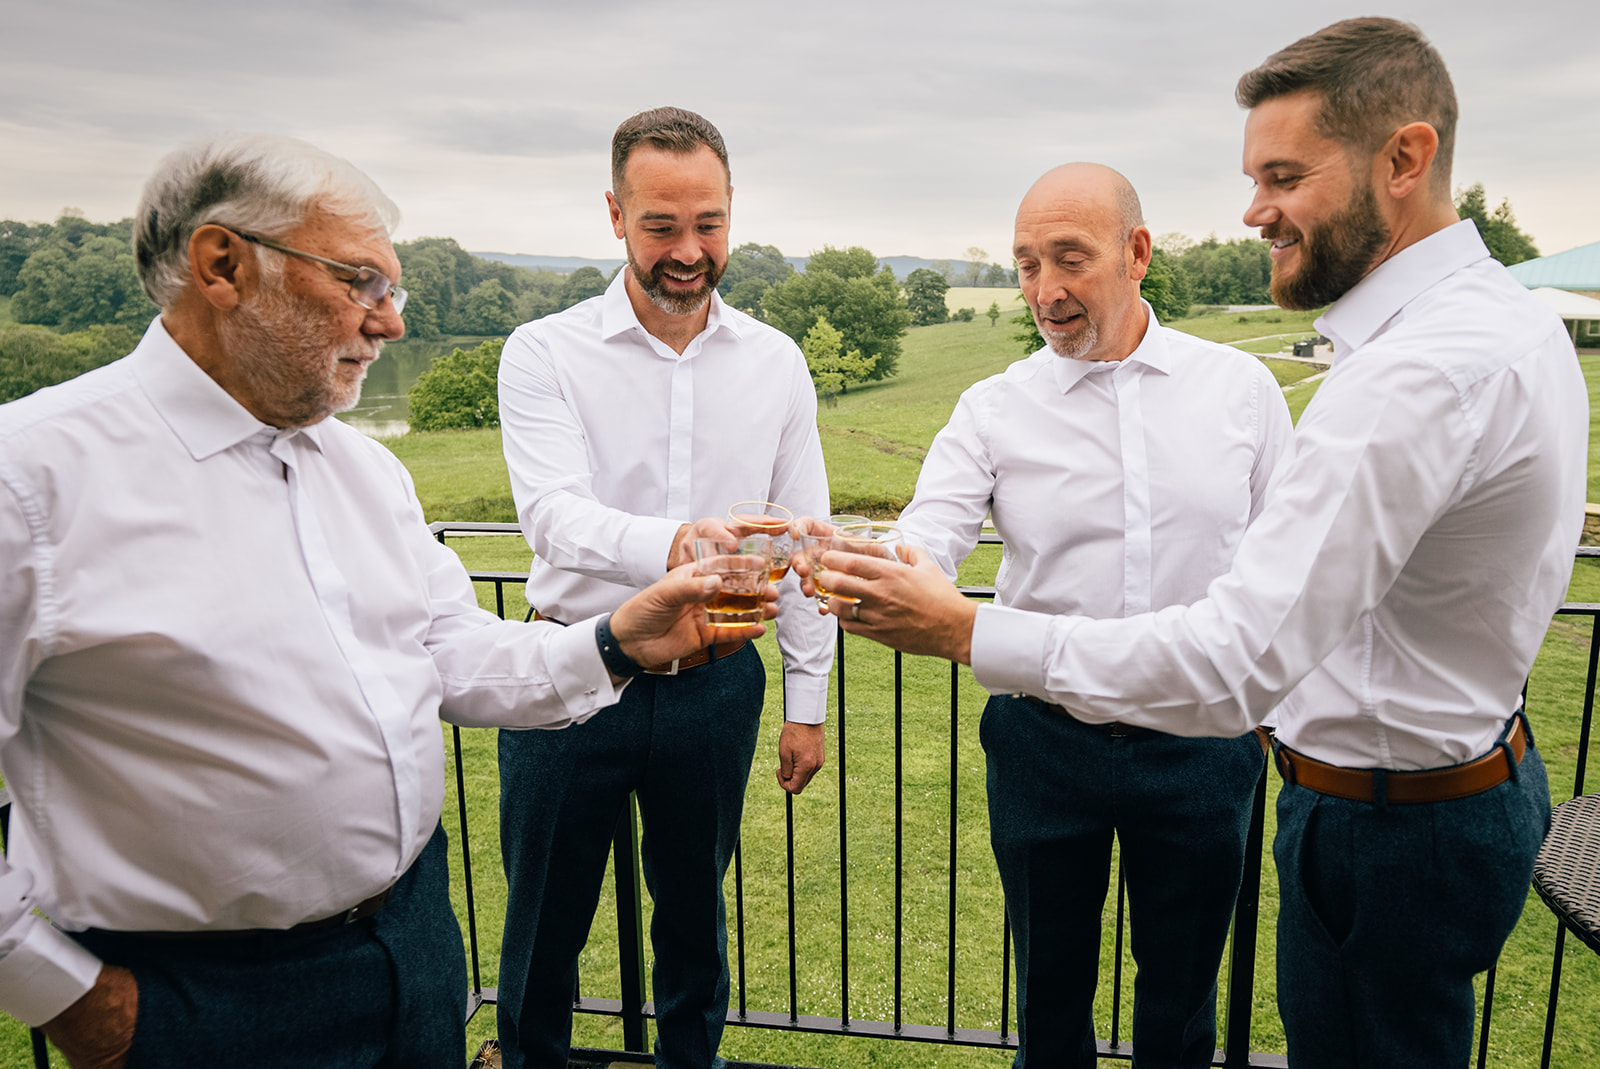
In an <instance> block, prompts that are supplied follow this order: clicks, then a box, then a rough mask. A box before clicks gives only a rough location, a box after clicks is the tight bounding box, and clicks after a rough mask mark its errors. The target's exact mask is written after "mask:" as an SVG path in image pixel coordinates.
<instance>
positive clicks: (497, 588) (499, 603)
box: [494, 579, 506, 620]
mask: <svg viewBox="0 0 1600 1069" xmlns="http://www.w3.org/2000/svg"><path fill="white" fill-rule="evenodd" d="M494 614H495V615H496V616H498V617H500V619H502V620H504V619H505V618H506V584H505V580H503V579H496V580H495V581H494Z"/></svg>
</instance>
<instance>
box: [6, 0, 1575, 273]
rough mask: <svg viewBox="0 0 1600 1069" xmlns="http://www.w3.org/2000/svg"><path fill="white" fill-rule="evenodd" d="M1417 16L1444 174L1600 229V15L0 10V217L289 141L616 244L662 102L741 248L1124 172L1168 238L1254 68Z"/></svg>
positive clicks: (975, 222) (1233, 127) (83, 205)
mask: <svg viewBox="0 0 1600 1069" xmlns="http://www.w3.org/2000/svg"><path fill="white" fill-rule="evenodd" d="M1374 13H1382V14H1389V15H1394V16H1398V17H1402V18H1407V19H1410V20H1412V21H1414V22H1416V23H1417V24H1418V25H1420V26H1421V27H1422V28H1423V30H1424V31H1425V32H1426V33H1427V34H1428V35H1429V36H1430V37H1431V38H1432V40H1433V41H1434V43H1435V44H1436V45H1437V46H1438V47H1439V49H1440V51H1441V52H1442V53H1443V55H1444V58H1445V60H1446V62H1447V63H1448V64H1449V66H1450V69H1451V72H1452V74H1453V76H1454V78H1455V84H1456V92H1457V95H1458V96H1459V98H1460V102H1461V114H1462V118H1461V124H1460V128H1459V132H1458V135H1457V148H1456V164H1455V181H1456V184H1457V185H1462V184H1470V183H1473V182H1482V183H1483V184H1484V186H1485V187H1486V188H1487V190H1488V194H1489V199H1490V202H1491V204H1498V203H1499V201H1500V200H1501V198H1504V197H1509V198H1510V199H1511V202H1512V205H1513V207H1514V208H1515V210H1516V215H1517V219H1518V221H1519V223H1520V224H1521V225H1522V227H1523V228H1524V229H1525V230H1527V231H1528V232H1529V233H1531V234H1532V235H1533V237H1534V239H1535V241H1536V242H1537V244H1538V246H1539V248H1540V251H1542V252H1545V253H1552V252H1560V251H1563V250H1566V249H1569V248H1572V247H1574V246H1577V245H1582V244H1586V243H1589V242H1593V241H1600V68H1597V67H1596V62H1595V55H1596V50H1595V49H1596V43H1597V42H1600V2H1596V0H1516V2H1508V0H1493V2H1484V0H1450V2H1445V0H1405V2H1399V3H1393V4H1390V5H1389V6H1388V8H1387V10H1385V11H1382V12H1373V11H1372V10H1370V8H1369V7H1368V6H1367V5H1360V6H1352V5H1350V4H1348V3H1324V2H1320V0H1310V2H1308V0H1300V2H1297V3H1290V2H1286V0H1275V2H1271V3H1264V2H1257V0H1250V2H1241V3H1227V2H1221V3H1198V2H1194V0H1189V2H1182V3H1174V2H1168V0H1147V2H1142V3H1136V4H1135V3H1117V2H1115V0H1099V2H1096V3H1078V2H1060V0H1051V2H1045V0H1039V2H1033V3H1027V2H1014V0H987V2H968V3H959V4H958V3H948V2H945V0H921V2H916V3H875V2H873V0H845V2H836V0H804V2H794V0H791V2H788V3H781V4H778V3H759V2H755V0H747V2H743V3H737V2H727V3H704V2H702V3H697V2H693V0H687V2H679V3H671V4H665V3H642V2H631V0H565V2H561V3H555V2H549V0H535V2H520V3H519V2H509V0H473V2H471V3H462V2H459V0H458V2H454V3H439V2H435V0H388V2H386V3H372V2H364V3H359V4H356V3H349V2H346V0H290V2H275V0H257V2H256V3H238V2H234V0H206V2H191V0H140V2H138V3H128V2H127V0H48V2H43V0H26V2H23V0H0V44H3V53H0V54H3V55H4V57H5V58H4V60H3V62H0V218H5V217H9V218H21V219H30V220H50V219H54V218H55V217H56V216H57V215H58V214H59V212H60V210H61V208H62V207H64V206H72V207H75V208H79V209H82V211H83V212H84V213H85V214H86V215H87V216H88V217H89V218H90V219H95V220H108V219H115V218H120V217H122V216H125V215H129V214H131V213H132V209H133V206H134V202H135V200H136V198H137V196H138V191H139V187H140V185H141V183H142V182H143V180H144V178H145V176H146V175H147V174H148V172H149V170H150V168H151V166H152V165H153V164H154V163H155V161H156V160H157V159H158V158H159V157H160V156H161V155H162V154H163V153H164V152H165V151H167V150H168V149H170V148H172V147H173V146H175V145H176V144H178V143H179V142H181V141H183V140H186V139H188V138H190V137H193V136H196V135H200V134H204V133H207V132H212V131H217V130H223V129H260V130H272V131H277V132H282V133H288V134H293V135H296V136H300V137H304V138H307V139H309V140H311V141H313V142H315V143H316V144H318V145H320V146H322V147H324V148H326V149H328V150H330V151H332V152H334V153H337V154H339V155H342V156H345V157H347V158H349V159H350V160H352V161H353V162H354V163H356V164H357V165H358V166H360V167H361V168H363V169H364V170H366V171H367V172H368V173H369V174H371V175H372V176H373V177H374V178H375V179H376V180H377V181H378V183H379V184H380V185H381V186H383V187H384V189H385V190H386V191H387V192H388V193H389V194H390V196H392V197H393V198H394V199H395V200H396V201H397V202H398V203H399V204H400V207H401V209H402V210H403V211H404V213H405V218H404V221H403V222H402V223H401V227H400V230H399V232H398V234H397V237H398V238H414V237H421V236H424V235H444V236H449V237H454V238H456V239H457V240H458V241H460V242H461V244H462V245H464V246H466V247H467V248H470V249H480V250H497V251H502V252H524V253H540V254H547V255H575V256H597V257H600V256H619V255H620V254H621V253H620V249H621V244H620V242H618V241H616V239H615V238H613V237H612V235H611V231H610V227H609V226H608V225H607V222H606V218H605V206H604V201H603V193H604V190H605V189H606V188H607V186H608V184H609V175H608V170H609V160H608V148H609V141H610V135H611V131H612V130H613V129H615V127H616V125H617V123H618V122H619V121H621V120H622V119H623V118H625V117H626V116H628V115H630V114H632V113H634V112H636V111H639V110H642V109H644V108H647V107H652V106H656V105H659V104H678V105H681V106H684V107H688V108H693V109H694V110H696V111H700V112H702V113H703V114H705V115H706V116H707V117H708V118H710V119H711V120H712V121H713V122H714V123H716V124H717V125H718V127H719V128H720V129H721V130H722V132H723V135H724V137H725V138H726V140H727V143H728V147H729V152H730V154H731V157H732V159H731V163H732V168H733V181H734V186H735V193H734V202H733V203H734V213H733V239H734V241H735V242H743V241H758V242H762V243H764V244H773V245H777V246H778V247H779V248H781V249H782V250H783V251H784V252H785V253H787V254H790V255H804V254H805V253H808V252H810V251H812V250H814V249H817V248H820V247H821V246H822V245H823V244H825V243H826V244H833V245H865V246H867V247H868V248H870V249H872V250H873V251H874V252H876V253H877V254H879V255H880V256H886V255H893V254H908V255H916V256H926V257H930V258H951V259H960V258H962V257H963V255H964V253H965V250H966V249H967V247H968V246H969V245H978V246H980V247H982V248H984V249H987V250H988V251H989V253H990V255H991V258H993V259H995V260H1009V248H1010V242H1011V219H1012V214H1013V212H1014V210H1015V207H1016V203H1017V200H1018V198H1019V197H1020V195H1021V194H1022V192H1023V191H1024V190H1025V189H1026V188H1027V186H1028V185H1029V183H1030V182H1031V181H1032V180H1033V179H1034V178H1035V177H1036V176H1037V175H1038V174H1039V173H1041V172H1042V171H1044V170H1045V169H1047V168H1048V167H1050V166H1052V165H1054V164H1057V163H1061V162H1065V161H1068V160H1073V159H1088V160H1096V161H1100V162H1104V163H1107V164H1110V165H1112V166H1114V167H1117V168H1118V169H1120V170H1122V171H1123V172H1124V173H1126V174H1127V175H1128V177H1129V178H1131V179H1132V180H1133V182H1134V184H1135V186H1136V187H1137V188H1138V190H1139V192H1140V194H1141V195H1142V197H1143V199H1144V205H1145V215H1146V217H1147V219H1148V221H1149V223H1150V227H1151V229H1152V230H1153V231H1155V232H1156V233H1157V234H1160V233H1163V232H1167V231H1181V232H1184V233H1187V234H1190V235H1192V236H1194V237H1196V238H1201V237H1204V236H1205V235H1206V234H1208V233H1212V232H1215V233H1216V234H1218V235H1219V236H1221V237H1224V238H1226V237H1234V236H1245V235H1248V234H1250V233H1251V231H1250V230H1248V229H1247V228H1246V227H1245V226H1244V225H1243V223H1241V222H1240V219H1239V216H1240V214H1241V213H1242V212H1243V210H1244V207H1245V204H1246V202H1247V199H1248V189H1249V185H1248V182H1247V181H1246V179H1245V178H1244V177H1243V176H1242V175H1241V174H1240V171H1239V158H1240V136H1241V132H1242V130H1243V125H1244V115H1243V113H1242V112H1241V111H1240V110H1239V109H1238V108H1237V107H1236V106H1235V105H1234V103H1233V85H1234V82H1235V81H1236V80H1237V78H1238V76H1239V75H1240V74H1241V73H1242V72H1243V71H1245V70H1247V69H1249V68H1250V67H1252V66H1254V65H1255V64H1256V63H1258V62H1260V61H1261V60H1262V59H1264V58H1265V57H1266V56H1267V55H1268V54H1270V53H1271V52H1273V51H1274V50H1276V49H1277V48H1280V47H1282V46H1283V45H1285V44H1288V43H1289V42H1290V41H1292V40H1294V39H1295V38H1297V37H1300V36H1302V35H1304V34H1306V33H1309V32H1311V31H1313V30H1316V29H1318V28H1319V27H1321V26H1323V25H1326V24H1327V23H1329V22H1332V21H1335V20H1337V19H1339V18H1344V17H1348V16H1351V15H1358V14H1374Z"/></svg>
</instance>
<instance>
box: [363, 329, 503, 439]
mask: <svg viewBox="0 0 1600 1069" xmlns="http://www.w3.org/2000/svg"><path fill="white" fill-rule="evenodd" d="M483 340H484V339H482V338H449V339H445V340H441V341H410V340H407V341H398V342H392V343H390V344H388V345H385V346H384V347H383V355H382V356H380V357H378V359H377V360H376V361H375V362H374V363H373V364H372V366H371V367H369V368H367V381H366V382H365V383H363V384H362V387H361V403H360V404H358V405H357V406H356V407H355V408H352V409H351V410H350V411H348V412H341V413H339V418H340V419H342V420H344V421H345V422H346V423H348V424H350V426H352V427H354V428H355V429H356V430H358V431H360V432H361V433H362V434H365V435H368V436H369V437H372V438H395V437H398V436H400V435H402V434H405V433H406V432H407V431H409V430H410V429H411V424H410V422H409V420H410V418H411V407H410V405H408V404H407V403H406V393H407V391H409V390H410V389H411V384H412V383H414V382H416V381H417V376H419V375H421V374H422V373H423V372H424V371H427V370H428V368H430V367H432V366H433V360H434V357H437V356H444V355H446V354H447V353H449V352H450V351H451V350H453V349H470V348H472V347H473V346H475V345H477V344H478V343H479V342H481V341H483Z"/></svg>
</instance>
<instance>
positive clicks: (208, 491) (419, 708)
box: [0, 135, 716, 1069]
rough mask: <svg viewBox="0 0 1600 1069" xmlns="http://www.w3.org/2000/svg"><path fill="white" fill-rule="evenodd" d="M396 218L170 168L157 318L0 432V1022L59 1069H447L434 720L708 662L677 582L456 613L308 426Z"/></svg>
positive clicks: (404, 518)
mask: <svg viewBox="0 0 1600 1069" xmlns="http://www.w3.org/2000/svg"><path fill="white" fill-rule="evenodd" d="M398 215H399V213H398V211H397V210H396V209H395V207H394V204H393V203H392V202H391V201H390V200H389V199H388V198H387V197H385V196H384V195H383V193H382V192H381V191H380V190H379V189H378V188H377V186H375V185H374V184H373V183H372V181H371V180H370V179H369V178H367V177H366V176H365V175H363V174H362V173H361V172H360V171H358V170H356V169H355V168H354V167H352V166H351V165H350V164H348V163H346V162H345V161H343V160H340V159H337V158H335V157H333V156H330V155H328V154H327V153H324V152H322V151H320V150H318V149H316V148H313V147H312V146H310V145H308V144H305V143H304V142H301V141H294V140H291V139H289V138H280V137H271V136H267V135H232V136H225V137H219V138H213V139H209V140H205V141H201V142H197V143H194V144H192V145H189V146H186V147H184V148H181V149H179V150H178V151H176V152H174V153H173V154H172V155H170V156H168V157H167V158H166V159H164V160H163V161H162V162H161V163H160V165H159V166H158V167H157V170H156V172H155V174H154V175H153V176H152V177H151V178H150V180H149V182H148V183H147V184H146V186H145V189H144V193H143V195H142V197H141V199H140V204H139V210H138V214H137V220H136V224H135V237H134V252H135V255H136V258H137V261H138V267H139V276H140V280H141V281H142V282H143V284H144V287H145V289H146V291H147V292H148V293H149V294H150V296H151V298H152V299H153V300H154V301H155V302H156V303H157V304H158V305H159V306H160V307H161V309H162V311H161V315H160V317H159V318H157V319H156V320H155V321H154V322H152V323H151V324H150V327H149V329H148V331H146V333H145V336H144V338H143V340H142V341H141V342H140V343H139V346H138V348H137V349H135V350H134V352H133V353H132V354H130V355H129V356H127V357H126V358H124V359H122V360H119V361H117V362H116V363H114V364H111V365H109V366H107V367H104V368H101V369H99V370H96V371H91V372H89V373H88V374H86V375H83V376H81V377H80V378H78V379H75V380H73V381H71V382H68V383H64V384H62V385H60V386H56V387H53V388H51V389H47V390H42V391H40V392H38V393H36V394H34V395H32V396H30V397H26V398H23V399H22V400H19V401H15V402H13V403H11V404H8V405H6V406H4V408H0V561H4V562H5V564H4V568H0V770H3V772H4V775H5V781H6V784H7V786H8V787H9V788H10V790H11V792H12V799H13V802H14V803H15V805H14V807H13V811H12V816H11V825H10V832H11V838H10V842H9V844H8V846H9V851H8V856H7V858H6V859H5V860H3V861H0V1009H4V1010H5V1011H6V1012H8V1013H10V1014H12V1015H13V1016H15V1017H17V1018H18V1019H20V1020H21V1021H23V1022H25V1023H27V1024H30V1025H42V1026H43V1028H44V1031H45V1033H46V1034H47V1035H48V1036H49V1037H50V1039H51V1040H53V1041H54V1042H55V1044H56V1046H57V1047H58V1048H59V1049H60V1050H61V1051H62V1052H63V1053H64V1054H65V1055H66V1058H67V1061H68V1063H69V1064H71V1065H73V1066H75V1067H80V1069H81V1067H86V1066H120V1065H122V1064H123V1062H124V1060H127V1061H129V1062H131V1063H134V1064H141V1065H153V1064H161V1065H220V1064H242V1065H252V1066H283V1067H285V1069H288V1067H291V1066H292V1067H301V1066H309V1065H315V1066H336V1067H357V1066H363V1067H366V1066H378V1065H385V1066H398V1065H429V1066H443V1065H451V1064H455V1065H460V1064H461V1063H462V1060H463V1058H464V1056H465V1042H466V1041H465V1032H464V1020H465V1009H466V992H467V977H466V968H465V963H464V953H463V950H462V945H461V932H460V928H459V927H458V926H457V923H456V919H455V917H454V916H453V914H452V913H451V909H450V898H449V886H448V884H449V878H448V872H447V868H446V858H445V838H444V832H443V829H442V828H441V827H440V824H439V814H440V807H441V804H442V802H443V798H444V752H443V747H442V746H441V742H440V735H439V718H440V717H441V716H443V717H444V718H445V719H447V720H449V721H451V722H453V723H458V724H468V725H479V726H517V727H525V728H531V727H557V726H561V725H562V724H565V723H570V722H576V721H579V720H585V719H587V718H588V717H590V716H592V715H594V714H595V713H596V712H597V711H599V710H600V709H602V708H604V707H605V706H607V705H609V704H611V703H612V702H614V701H615V700H616V697H617V694H618V691H619V685H620V684H622V683H623V681H624V679H625V678H626V677H628V676H630V675H631V674H632V672H633V671H634V669H635V668H636V666H637V662H641V661H642V662H644V663H653V662H655V661H659V660H661V659H662V658H663V657H673V656H679V655H681V654H683V653H687V652H689V651H691V650H694V649H696V648H698V647H699V646H701V645H702V644H703V643H704V641H705V639H706V637H707V635H708V633H709V629H708V628H706V627H705V626H704V624H703V622H702V621H703V619H704V617H703V610H702V609H701V605H700V603H701V602H703V601H705V600H706V599H708V598H709V597H710V595H711V594H712V593H713V592H714V590H715V589H716V583H715V582H712V583H711V584H710V589H707V586H706V582H705V580H703V579H698V578H695V577H694V576H692V575H691V574H689V572H688V570H685V571H683V572H681V573H679V574H677V575H674V576H673V577H671V578H669V579H667V580H664V581H663V582H662V583H661V584H660V585H658V586H657V587H655V588H653V589H652V590H650V591H648V592H645V593H642V594H640V595H638V596H637V597H636V598H635V599H633V600H632V601H631V602H629V603H627V604H623V605H621V606H619V607H618V608H617V610H616V611H615V612H614V613H612V614H611V615H609V616H605V617H599V618H598V619H591V620H588V621H586V622H585V624H584V625H583V626H577V625H575V626H573V627H571V628H568V629H566V630H562V629H560V628H557V627H554V626H552V625H549V624H523V623H520V622H506V621H503V620H499V619H497V618H496V617H494V616H493V615H491V614H489V613H487V612H484V611H483V610H481V609H479V608H478V604H477V599H476V597H475V595H474V593H473V590H472V585H471V583H470V582H469V581H468V579H467V575H466V572H465V570H464V569H463V568H462V566H461V562H460V561H459V560H458V559H457V558H456V556H455V555H454V554H453V553H452V552H450V551H449V550H448V549H446V548H445V547H444V546H442V545H440V544H439V543H438V542H437V541H435V540H434V538H433V537H432V535H431V534H430V533H429V531H428V529H427V526H426V525H425V524H424V522H423V518H422V510H421V508H420V507H419V506H418V503H417V499H416V496H415V494H414V493H413V491H412V487H411V481H410V478H409V476H408V475H407V474H406V471H405V469H404V468H403V467H401V466H400V464H399V462H398V461H396V460H395V459H394V457H393V456H392V455H391V454H390V453H389V452H388V451H387V450H386V449H384V448H383V447H382V446H381V445H379V444H378V443H376V442H373V441H371V440H369V439H367V438H365V437H363V436H362V435H360V434H359V433H357V432H356V431H354V430H352V429H351V428H349V427H348V426H346V425H344V424H342V423H339V422H338V421H336V420H332V419H328V418H327V417H328V416H330V415H331V414H333V413H334V412H336V411H339V410H342V409H348V408H350V407H351V406H352V405H354V404H355V402H356V400H357V398H358V396H359V394H360V389H361V380H362V378H363V376H364V375H365V373H366V368H367V365H369V364H370V363H371V362H372V361H373V360H375V359H377V357H378V353H379V350H380V348H381V347H382V344H383V342H384V341H386V340H393V339H396V338H399V337H400V336H401V334H402V333H403V332H404V327H403V326H402V323H401V320H400V308H401V305H402V304H403V303H404V300H405V291H404V290H402V289H400V288H399V287H397V286H395V285H394V280H397V279H398V278H399V276H400V265H399V263H398V261H397V260H396V258H395V254H394V249H393V248H392V247H391V245H390V243H389V232H390V229H391V228H392V227H393V226H394V224H395V222H396V221H397V219H398ZM36 911H38V912H36ZM40 914H43V916H41V915H40ZM45 916H47V917H49V918H50V919H49V920H48V921H47V920H45V919H44V917H45ZM52 922H53V923H52Z"/></svg>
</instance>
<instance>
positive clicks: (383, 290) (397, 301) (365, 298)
mask: <svg viewBox="0 0 1600 1069" xmlns="http://www.w3.org/2000/svg"><path fill="white" fill-rule="evenodd" d="M212 225H213V226H222V224H221V223H213V224H212ZM222 229H224V230H226V231H227V232H228V233H230V234H237V235H238V236H239V237H241V238H243V239H244V240H246V241H248V242H251V243H253V244H256V245H264V246H266V247H267V248H269V249H272V250H273V251H275V252H282V253H288V254H289V255H290V256H299V257H301V258H302V259H306V260H312V261H314V262H316V263H319V264H321V265H323V266H324V267H331V268H333V269H334V270H335V271H346V272H348V273H350V274H352V275H354V276H355V277H354V278H349V279H344V278H341V279H340V280H339V281H340V282H348V283H349V284H350V299H351V300H352V301H355V302H356V303H357V304H359V305H360V306H361V307H363V308H376V307H378V305H380V304H382V303H383V299H384V298H385V297H392V298H394V310H395V311H396V312H403V311H405V309H406V291H405V290H403V289H401V288H400V287H399V286H396V285H395V284H394V283H393V282H390V281H389V276H388V275H386V274H384V273H383V272H382V271H378V270H376V269H375V268H371V267H365V266H360V267H358V266H356V265H355V264H342V263H340V262H339V261H338V260H329V259H327V258H326V257H323V256H316V255H314V254H312V253H309V252H301V251H300V250H299V249H291V248H290V247H289V246H287V245H280V244H278V243H277V242H276V241H272V240H270V239H268V238H263V237H258V236H257V235H255V234H246V233H245V232H244V231H242V230H234V229H233V228H232V227H226V226H223V227H222Z"/></svg>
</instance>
